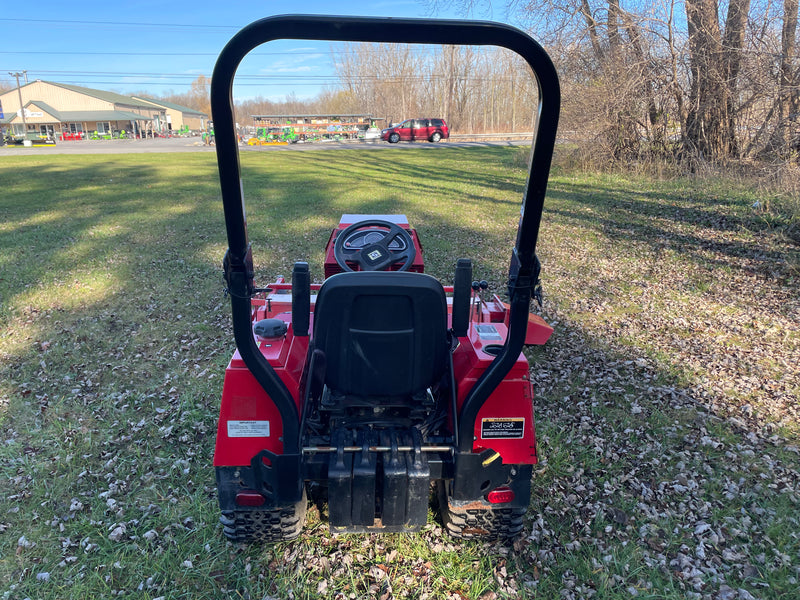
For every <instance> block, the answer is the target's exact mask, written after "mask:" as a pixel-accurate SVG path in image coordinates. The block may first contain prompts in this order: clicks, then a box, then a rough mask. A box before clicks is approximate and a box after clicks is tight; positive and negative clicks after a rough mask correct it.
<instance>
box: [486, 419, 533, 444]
mask: <svg viewBox="0 0 800 600" xmlns="http://www.w3.org/2000/svg"><path fill="white" fill-rule="evenodd" d="M524 435H525V418H524V417H509V418H502V419H481V438H482V439H484V440H518V439H521V438H522V437H523V436H524Z"/></svg>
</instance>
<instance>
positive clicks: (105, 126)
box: [97, 121, 111, 133]
mask: <svg viewBox="0 0 800 600" xmlns="http://www.w3.org/2000/svg"><path fill="white" fill-rule="evenodd" d="M97 133H111V123H109V122H108V121H98V122H97Z"/></svg>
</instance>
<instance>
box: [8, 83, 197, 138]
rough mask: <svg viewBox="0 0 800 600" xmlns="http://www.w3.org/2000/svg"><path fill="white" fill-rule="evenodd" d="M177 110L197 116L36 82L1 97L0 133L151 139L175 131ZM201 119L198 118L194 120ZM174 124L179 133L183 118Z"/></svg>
mask: <svg viewBox="0 0 800 600" xmlns="http://www.w3.org/2000/svg"><path fill="white" fill-rule="evenodd" d="M20 94H21V95H22V107H23V108H24V115H25V118H24V124H23V118H22V112H21V111H20V98H19V96H20ZM178 108H183V109H184V111H186V112H188V113H197V111H193V110H192V109H189V108H185V107H177V105H171V107H169V108H168V107H167V106H164V105H163V103H161V102H160V101H156V100H148V101H146V100H144V99H138V98H132V97H130V96H123V95H122V94H117V93H114V92H106V91H102V90H93V89H91V88H85V87H80V86H77V85H68V84H65V83H53V82H49V81H41V80H36V81H32V82H30V83H26V84H25V85H23V86H20V88H19V90H17V89H16V88H14V89H12V90H10V91H8V92H5V93H4V94H0V113H2V117H0V127H2V129H3V130H4V131H8V132H9V133H12V134H13V135H17V136H19V135H23V134H27V136H28V137H35V136H37V135H40V136H48V137H52V138H56V139H58V138H66V139H70V138H76V137H83V138H85V137H91V136H94V135H97V136H100V137H117V136H119V135H120V132H122V131H125V132H126V134H133V135H136V136H151V135H154V134H159V133H167V132H169V131H170V130H171V129H173V127H174V128H175V129H178V127H175V126H174V124H173V119H175V116H174V115H175V113H180V111H179V110H178ZM168 111H169V113H168ZM170 113H171V114H170ZM204 116H205V115H202V113H197V117H196V118H197V119H200V117H204ZM178 121H179V122H180V127H182V126H183V124H184V120H183V118H182V117H181V118H180V119H178ZM191 122H192V123H194V121H191ZM26 126H27V131H25V127H26ZM190 128H191V127H190ZM200 128H201V127H197V129H200Z"/></svg>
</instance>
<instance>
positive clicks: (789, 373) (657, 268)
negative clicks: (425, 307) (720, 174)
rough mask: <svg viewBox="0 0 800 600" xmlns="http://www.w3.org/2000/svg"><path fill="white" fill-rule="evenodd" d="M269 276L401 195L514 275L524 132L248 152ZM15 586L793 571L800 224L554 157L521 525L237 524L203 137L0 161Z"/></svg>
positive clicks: (4, 567)
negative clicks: (518, 142)
mask: <svg viewBox="0 0 800 600" xmlns="http://www.w3.org/2000/svg"><path fill="white" fill-rule="evenodd" d="M241 159H242V167H243V175H244V182H245V183H244V185H245V196H246V199H247V202H248V206H247V208H248V225H249V231H250V237H251V242H252V243H253V247H254V257H255V261H256V269H257V282H259V283H268V282H269V281H271V280H274V278H275V277H276V276H277V275H285V276H287V277H288V276H289V274H290V271H291V265H292V264H293V263H294V261H296V260H307V261H308V262H309V263H310V265H311V273H312V279H314V280H317V281H319V280H321V278H322V259H323V248H324V244H325V242H326V240H327V237H328V234H329V232H330V230H331V229H332V228H333V227H334V226H335V225H336V223H337V222H338V220H339V217H340V215H341V214H342V213H376V214H380V213H405V214H406V215H407V216H408V217H409V221H410V222H411V223H412V224H413V225H414V226H415V227H416V228H417V229H418V231H419V233H420V236H421V239H422V242H423V244H424V248H425V258H426V265H427V267H428V272H430V273H432V274H433V275H435V276H437V277H439V278H441V279H443V280H445V281H450V280H451V278H452V269H453V265H454V263H455V261H456V259H457V258H459V257H462V256H467V257H471V258H472V259H473V261H474V263H475V274H476V277H480V278H483V279H486V280H488V281H489V282H490V286H491V289H492V290H494V291H500V290H502V288H503V284H504V283H505V274H506V269H507V263H508V257H509V254H510V248H511V245H512V243H513V239H514V233H515V227H516V222H517V219H518V218H519V203H520V198H521V193H522V190H523V188H524V184H525V174H524V171H523V169H522V168H520V166H519V165H520V163H521V162H522V161H521V160H520V155H519V153H518V151H517V150H515V149H513V148H474V149H460V148H448V147H446V146H443V147H441V148H436V149H428V148H426V149H421V150H410V149H401V150H388V149H387V150H382V151H380V152H371V151H369V150H363V151H362V150H353V151H350V150H347V151H316V152H269V153H262V152H252V153H251V152H247V153H243V154H242V157H241ZM0 181H2V182H3V185H2V190H3V191H2V195H1V196H0V431H1V432H2V436H1V437H0V482H2V490H3V493H2V494H0V598H3V599H9V600H11V599H19V600H23V599H24V598H34V599H62V598H67V597H70V598H93V599H94V598H111V597H120V596H122V597H135V598H145V599H147V598H149V599H154V598H162V599H164V600H166V599H172V598H176V599H177V598H252V599H254V600H256V599H257V600H262V599H266V598H331V599H334V598H335V599H344V598H367V597H369V598H381V599H383V600H385V599H388V598H403V597H409V598H452V599H466V598H470V599H472V598H475V599H482V600H490V599H493V598H506V597H508V598H542V599H548V600H549V599H552V598H565V599H569V598H592V597H596V598H611V599H617V598H619V599H622V598H632V597H638V598H667V599H676V600H677V599H679V598H681V599H682V598H686V597H694V598H702V599H704V598H708V599H716V598H731V599H733V598H739V599H741V600H747V598H749V597H753V598H765V599H766V598H775V599H777V598H791V597H794V594H796V590H797V589H798V579H800V572H799V569H800V540H798V531H800V523H799V522H798V519H800V494H799V493H798V489H800V475H799V474H798V473H799V472H800V457H798V453H800V450H798V446H799V445H800V444H798V418H799V417H798V396H799V395H800V375H799V374H798V362H800V361H798V359H797V357H798V356H800V304H799V301H798V297H800V294H798V277H800V259H799V258H798V247H797V245H796V244H794V243H793V242H792V240H790V239H786V238H783V237H782V236H781V235H780V232H779V231H778V230H775V229H772V221H771V217H770V215H768V214H762V213H759V212H758V211H757V210H756V209H754V208H753V207H752V205H753V203H754V202H755V200H756V199H758V197H757V196H756V195H755V194H754V193H753V192H751V191H749V190H747V189H745V188H741V187H736V186H733V185H727V184H724V183H719V182H710V183H703V182H692V181H687V180H681V181H672V182H666V183H665V182H656V181H652V180H648V179H645V178H623V177H618V176H608V175H576V174H574V173H566V172H565V173H560V172H558V171H557V170H556V172H555V174H554V176H553V177H552V179H551V185H550V191H549V195H548V203H547V209H546V214H545V218H544V221H543V225H542V237H541V239H540V244H539V254H540V257H541V259H542V263H543V266H544V271H543V276H542V278H543V284H544V289H545V294H546V299H545V305H544V316H545V318H547V319H548V320H549V321H550V322H552V323H553V324H554V326H555V328H556V333H555V335H554V336H553V339H552V340H551V342H550V343H549V344H548V345H547V346H545V347H542V348H537V349H533V350H530V351H529V352H530V357H531V358H532V359H533V361H535V365H534V367H533V368H532V378H533V381H534V383H535V387H536V393H537V398H536V411H537V419H538V421H537V433H538V435H539V451H540V455H541V459H542V461H541V464H540V465H539V466H538V467H536V468H535V470H534V471H535V475H534V499H533V501H532V505H531V510H530V511H529V519H528V522H527V524H526V532H525V536H524V537H522V538H521V539H518V540H516V541H515V542H514V543H513V544H508V545H503V544H482V543H475V542H457V541H454V540H451V539H449V538H447V537H446V536H445V535H444V534H443V532H442V530H441V528H440V526H439V524H438V522H437V521H436V519H435V515H434V514H433V513H431V516H430V519H429V525H428V526H427V527H426V529H425V530H424V531H423V532H422V533H421V534H419V535H385V536H361V535H346V536H339V537H331V536H330V535H329V534H328V532H327V526H326V524H325V523H324V521H323V520H322V518H321V516H320V515H319V514H318V513H316V511H311V514H310V517H309V522H308V524H307V527H306V531H305V532H304V535H303V536H302V537H301V538H300V539H299V540H297V541H295V542H292V543H286V544H278V545H271V546H249V547H238V546H234V545H231V544H230V543H228V542H226V541H225V539H224V537H223V535H222V531H221V526H220V525H219V524H218V521H217V519H218V507H217V504H216V486H215V482H214V471H213V468H212V466H211V460H212V452H213V444H214V435H215V427H216V417H217V410H218V402H219V396H220V391H221V387H222V376H223V373H224V368H225V365H226V363H227V361H228V359H229V357H230V353H231V352H232V350H233V340H232V333H231V328H230V323H229V316H228V315H229V312H228V305H227V301H226V299H225V298H224V296H223V283H222V278H221V261H222V257H223V254H224V252H225V248H226V242H225V236H224V223H223V217H222V210H221V202H220V199H219V189H218V179H217V175H216V163H215V162H214V158H213V156H212V155H208V154H169V155H166V154H164V155H158V154H153V155H141V154H139V155H119V156H90V155H84V156H45V155H42V156H41V157H33V156H25V157H5V158H3V160H2V162H0Z"/></svg>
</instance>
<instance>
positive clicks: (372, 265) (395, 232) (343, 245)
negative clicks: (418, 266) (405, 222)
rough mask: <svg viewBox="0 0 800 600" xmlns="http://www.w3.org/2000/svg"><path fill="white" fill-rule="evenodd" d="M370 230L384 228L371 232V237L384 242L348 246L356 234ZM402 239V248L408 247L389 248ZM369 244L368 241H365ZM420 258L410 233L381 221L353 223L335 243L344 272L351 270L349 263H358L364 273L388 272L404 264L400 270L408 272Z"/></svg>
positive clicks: (336, 252)
mask: <svg viewBox="0 0 800 600" xmlns="http://www.w3.org/2000/svg"><path fill="white" fill-rule="evenodd" d="M367 227H381V228H385V229H387V230H388V231H383V230H382V229H371V230H370V231H369V234H378V235H381V236H382V237H381V239H379V240H376V241H371V242H369V243H366V244H364V245H362V246H359V247H358V248H352V247H348V245H347V243H348V242H349V238H351V237H352V236H353V234H354V233H356V232H357V231H359V230H361V229H365V228H367ZM397 238H400V242H401V245H403V244H405V248H401V249H399V250H392V249H390V248H389V244H391V243H392V242H393V241H394V240H395V239H397ZM365 241H366V240H365ZM416 256H417V249H416V248H415V247H414V240H413V239H412V238H411V234H410V233H409V232H408V230H406V229H403V228H402V227H400V226H398V225H396V224H395V223H389V222H388V221H381V220H379V219H366V220H364V221H359V222H358V223H353V224H352V225H350V226H349V227H348V228H347V229H345V230H344V231H342V232H341V233H340V234H339V235H338V236H336V243H335V244H334V245H333V257H334V258H335V259H336V262H337V263H338V264H339V266H340V267H342V269H344V270H345V271H352V270H353V269H352V268H350V265H348V264H347V261H348V260H349V261H351V262H356V263H358V265H359V266H360V267H361V269H362V270H363V271H388V270H389V269H390V268H391V266H392V265H393V264H395V263H398V262H400V261H403V264H402V265H400V269H399V270H400V271H407V270H408V269H409V267H410V266H411V263H413V262H414V258H415V257H416Z"/></svg>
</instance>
